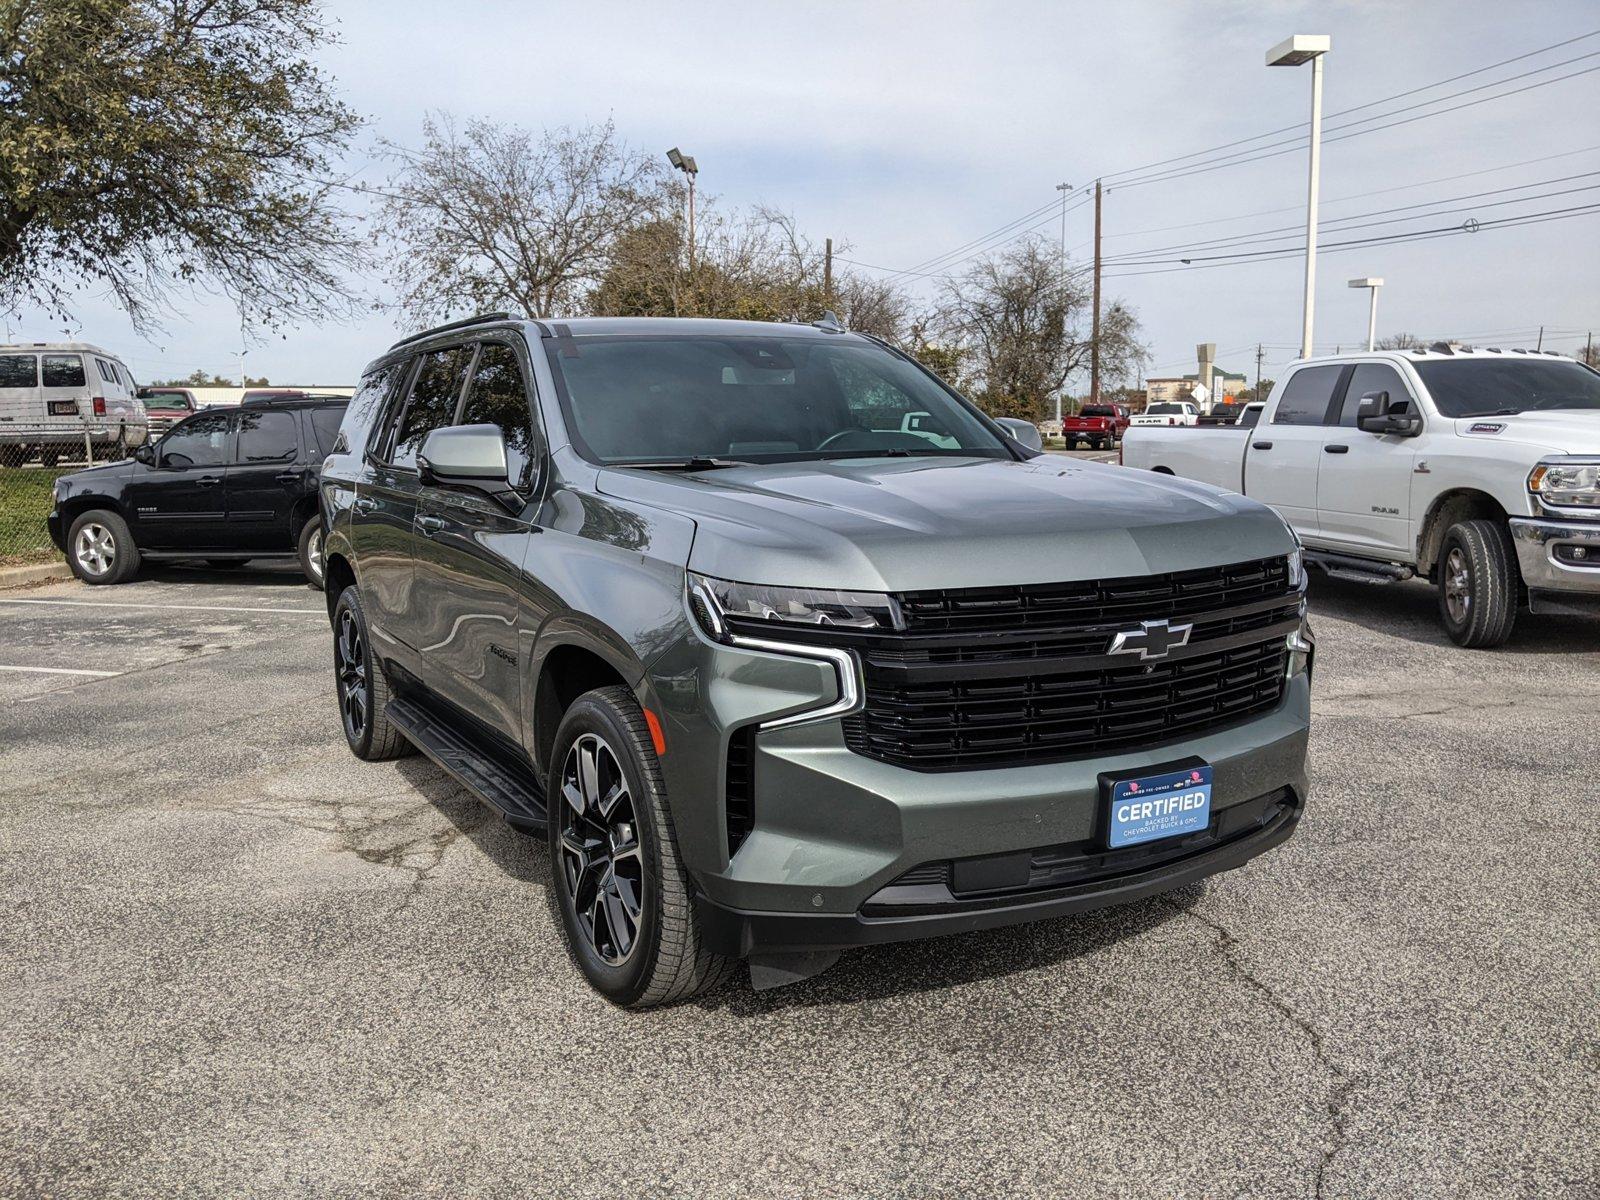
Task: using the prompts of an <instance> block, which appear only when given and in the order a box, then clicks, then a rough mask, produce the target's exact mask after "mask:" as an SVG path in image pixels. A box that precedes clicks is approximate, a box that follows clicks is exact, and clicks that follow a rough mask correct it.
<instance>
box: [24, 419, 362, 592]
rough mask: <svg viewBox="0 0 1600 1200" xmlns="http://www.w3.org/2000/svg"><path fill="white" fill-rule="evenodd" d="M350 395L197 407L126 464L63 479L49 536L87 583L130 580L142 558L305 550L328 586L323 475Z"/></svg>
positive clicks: (235, 560) (216, 561)
mask: <svg viewBox="0 0 1600 1200" xmlns="http://www.w3.org/2000/svg"><path fill="white" fill-rule="evenodd" d="M348 403H349V402H348V400H347V399H346V398H345V397H342V396H341V397H310V396H297V397H294V398H291V399H284V400H268V401H256V402H253V403H250V404H246V405H243V406H241V407H239V408H236V409H224V408H212V409H207V410H205V411H203V412H198V413H196V414H195V415H194V416H192V417H189V418H188V419H187V420H184V421H182V422H180V423H179V424H177V425H174V426H173V427H172V429H170V430H169V431H168V432H167V434H166V436H164V437H163V438H162V439H161V440H160V441H158V442H156V443H154V444H153V445H146V446H141V447H140V448H139V449H138V450H137V451H136V452H135V453H134V456H133V458H132V459H130V460H128V461H126V462H120V463H114V464H112V465H110V466H105V467H96V468H94V469H92V470H88V471H78V472H75V473H73V474H71V475H63V476H62V477H61V478H60V479H58V480H56V489H55V504H54V507H53V508H52V509H51V511H50V540H51V541H53V542H54V543H55V544H56V547H57V549H59V550H61V552H62V553H64V554H65V555H66V556H67V562H68V564H69V565H70V566H71V567H72V570H73V572H74V573H75V574H76V575H77V576H78V578H79V579H81V580H83V581H84V582H85V583H125V582H127V581H128V580H130V579H132V578H133V576H134V574H135V573H136V572H137V571H138V569H139V562H140V560H141V559H143V558H158V559H172V558H200V559H204V560H205V561H206V562H208V563H210V564H211V565H212V566H218V567H220V566H238V565H239V564H241V563H244V562H247V561H249V560H250V559H253V558H295V557H298V558H299V560H300V568H301V570H303V571H304V572H305V574H306V578H307V579H309V580H310V581H311V584H312V586H313V587H319V588H320V587H321V586H322V521H321V517H320V515H319V514H318V510H317V477H318V474H319V473H320V471H321V468H322V460H323V459H324V458H325V457H327V454H328V452H329V451H330V450H331V449H332V448H333V444H334V439H335V438H336V437H337V436H338V433H339V423H340V422H341V421H342V420H343V419H344V412H345V407H346V405H347V404H348Z"/></svg>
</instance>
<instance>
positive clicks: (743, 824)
mask: <svg viewBox="0 0 1600 1200" xmlns="http://www.w3.org/2000/svg"><path fill="white" fill-rule="evenodd" d="M755 737H756V730H755V726H754V725H746V726H745V727H744V728H743V729H736V730H734V731H733V736H732V737H731V738H729V739H728V772H727V790H726V792H725V797H726V801H725V802H726V815H727V823H728V857H729V858H732V857H733V856H734V854H735V853H736V852H737V851H738V849H739V847H740V846H742V845H744V840H745V838H747V837H749V836H750V830H751V829H753V828H754V827H755V819H756V809H755V794H756V789H755V776H756V750H755Z"/></svg>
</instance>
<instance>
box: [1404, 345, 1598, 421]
mask: <svg viewBox="0 0 1600 1200" xmlns="http://www.w3.org/2000/svg"><path fill="white" fill-rule="evenodd" d="M1411 365H1412V367H1413V368H1414V369H1415V370H1416V372H1417V374H1418V375H1420V376H1421V377H1422V382H1423V383H1425V384H1427V386H1428V392H1429V394H1430V395H1432V397H1433V402H1434V404H1436V405H1437V406H1438V408H1439V411H1440V412H1441V413H1443V414H1444V415H1445V416H1447V417H1498V416H1511V415H1513V414H1515V413H1523V412H1533V411H1535V410H1545V409H1553V408H1576V409H1584V410H1587V411H1589V412H1595V411H1600V374H1597V373H1596V372H1594V371H1591V370H1590V369H1589V368H1588V367H1585V366H1582V365H1581V364H1579V363H1575V362H1571V361H1568V360H1565V359H1549V360H1547V361H1544V362H1541V361H1539V360H1538V359H1526V360H1523V359H1516V358H1506V359H1492V360H1490V359H1481V358H1480V359H1475V360H1474V359H1464V360H1459V361H1455V362H1443V361H1431V362H1413V363H1412V364H1411Z"/></svg>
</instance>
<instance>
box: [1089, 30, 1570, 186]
mask: <svg viewBox="0 0 1600 1200" xmlns="http://www.w3.org/2000/svg"><path fill="white" fill-rule="evenodd" d="M1596 36H1600V29H1595V30H1591V31H1590V32H1588V33H1581V34H1579V35H1577V36H1576V37H1570V38H1567V39H1566V40H1565V41H1560V42H1555V43H1553V44H1552V45H1549V46H1542V47H1540V48H1539V49H1537V50H1529V51H1527V52H1526V53H1525V54H1518V55H1516V56H1514V57H1512V58H1504V59H1501V60H1500V61H1499V62H1494V63H1490V64H1489V65H1488V66H1484V67H1478V68H1476V69H1475V70H1472V71H1466V72H1463V73H1462V74H1460V75H1452V76H1450V77H1449V78H1448V79H1440V80H1436V81H1435V82H1433V83H1429V84H1424V85H1423V86H1421V87H1415V88H1411V89H1409V90H1408V91H1404V92H1396V93H1395V94H1394V95H1393V96H1385V97H1384V98H1383V99H1381V100H1369V101H1367V102H1366V103H1365V104H1357V105H1356V106H1355V107H1353V108H1344V109H1340V110H1339V111H1338V112H1334V113H1329V114H1328V119H1329V120H1333V119H1334V118H1337V117H1346V116H1349V115H1350V114H1351V113H1353V112H1360V111H1361V110H1362V109H1365V108H1375V107H1377V106H1378V105H1380V104H1388V103H1390V102H1391V101H1394V100H1403V99H1405V98H1406V97H1407V96H1415V95H1417V94H1418V93H1419V92H1429V91H1432V90H1433V89H1434V88H1438V87H1444V86H1445V85H1446V84H1449V83H1458V82H1460V81H1461V80H1463V79H1470V78H1471V77H1472V76H1474V75H1482V74H1483V73H1484V72H1485V71H1493V70H1495V69H1496V68H1497V67H1506V66H1510V65H1511V64H1512V63H1514V62H1521V61H1523V60H1524V59H1529V58H1534V57H1537V56H1538V55H1540V54H1548V53H1549V52H1550V51H1552V50H1559V49H1561V47H1563V46H1570V45H1572V44H1573V43H1575V42H1582V41H1586V40H1587V39H1589V38H1592V37H1596ZM1556 65H1559V64H1556ZM1546 69H1549V68H1546ZM1502 82H1504V81H1502ZM1298 128H1300V125H1299V123H1296V124H1294V125H1285V126H1283V128H1281V129H1270V130H1268V131H1267V132H1265V133H1258V134H1255V135H1254V136H1253V137H1247V138H1239V139H1238V140H1237V141H1232V142H1224V143H1223V144H1222V145H1220V146H1212V147H1211V148H1210V149H1208V150H1194V151H1191V152H1190V153H1188V154H1179V155H1176V156H1174V157H1172V158H1164V159H1161V160H1160V161H1158V162H1153V163H1146V164H1144V166H1141V167H1126V168H1124V169H1123V170H1121V171H1112V172H1110V173H1109V174H1106V175H1102V176H1101V178H1102V179H1106V180H1112V179H1119V178H1121V177H1123V176H1125V175H1139V174H1143V173H1144V172H1146V171H1150V170H1153V169H1155V168H1157V167H1163V166H1166V165H1167V164H1168V163H1176V162H1183V161H1184V160H1185V159H1190V158H1204V157H1206V156H1207V155H1211V154H1215V153H1216V152H1217V151H1219V150H1227V149H1230V148H1232V147H1234V146H1242V145H1245V144H1246V143H1248V142H1258V141H1260V140H1261V139H1262V138H1269V137H1274V136H1276V135H1277V134H1280V133H1288V132H1290V131H1291V130H1295V129H1298Z"/></svg>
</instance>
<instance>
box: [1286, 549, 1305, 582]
mask: <svg viewBox="0 0 1600 1200" xmlns="http://www.w3.org/2000/svg"><path fill="white" fill-rule="evenodd" d="M1305 585H1306V552H1305V551H1304V550H1302V549H1300V547H1298V546H1296V547H1295V548H1294V549H1293V550H1291V551H1290V552H1289V586H1290V587H1291V588H1294V589H1296V590H1298V589H1300V588H1303V587H1305Z"/></svg>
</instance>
